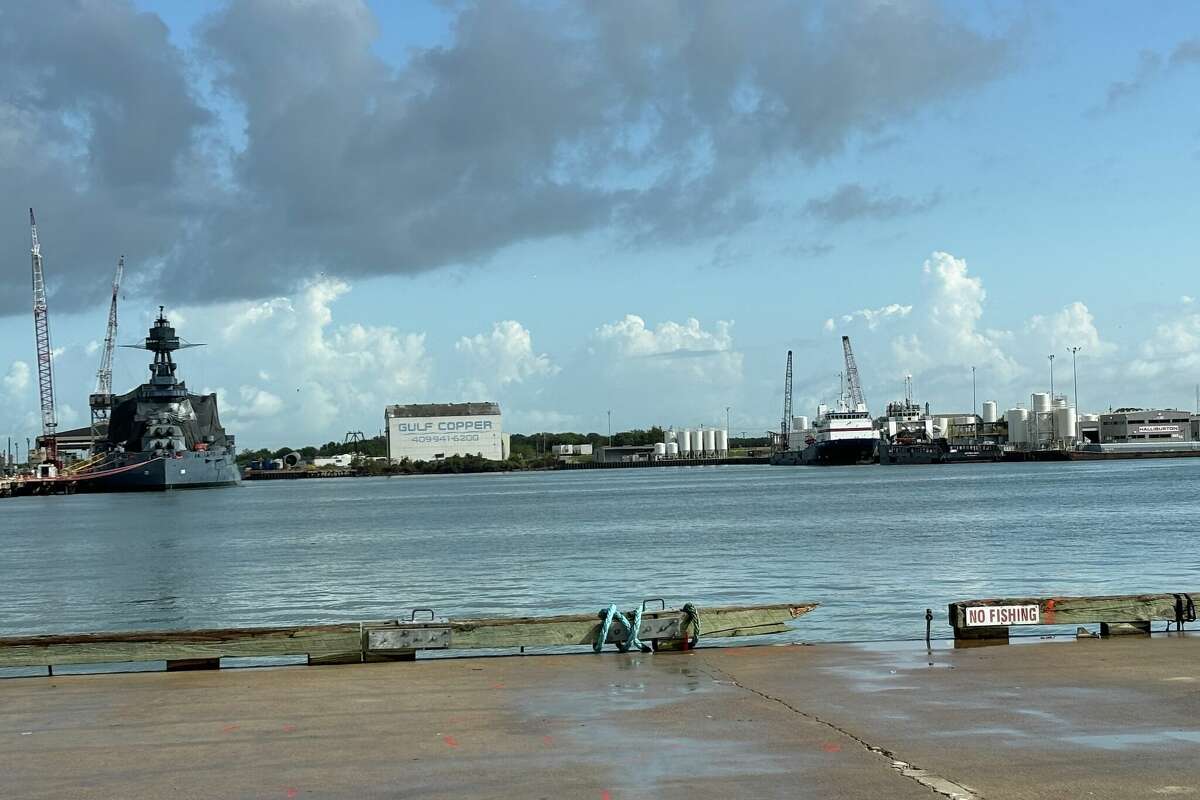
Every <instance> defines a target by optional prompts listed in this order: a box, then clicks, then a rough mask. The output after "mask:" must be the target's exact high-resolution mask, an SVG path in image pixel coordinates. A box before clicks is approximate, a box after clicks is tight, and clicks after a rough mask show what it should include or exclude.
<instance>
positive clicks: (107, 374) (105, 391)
mask: <svg viewBox="0 0 1200 800" xmlns="http://www.w3.org/2000/svg"><path fill="white" fill-rule="evenodd" d="M124 274H125V256H121V258H120V259H119V260H118V261H117V273H116V275H114V276H113V285H112V303H111V304H110V305H109V307H108V328H107V329H106V331H105V334H104V349H103V351H102V352H101V354H100V369H99V370H97V371H96V391H95V393H94V394H93V395H92V396H91V397H89V398H88V405H90V406H91V408H92V449H93V450H95V448H96V440H97V439H99V438H100V426H101V424H106V423H107V422H108V418H109V415H110V413H111V411H112V402H113V396H112V363H113V349H114V348H115V347H116V342H117V293H118V292H120V290H121V278H122V276H123V275H124Z"/></svg>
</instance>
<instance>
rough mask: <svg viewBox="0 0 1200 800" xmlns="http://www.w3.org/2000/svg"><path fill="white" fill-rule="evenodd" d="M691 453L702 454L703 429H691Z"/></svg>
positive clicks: (697, 455)
mask: <svg viewBox="0 0 1200 800" xmlns="http://www.w3.org/2000/svg"><path fill="white" fill-rule="evenodd" d="M692 455H694V456H696V457H699V456H702V455H704V429H702V428H701V429H699V430H694V431H692Z"/></svg>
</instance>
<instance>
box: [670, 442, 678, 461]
mask: <svg viewBox="0 0 1200 800" xmlns="http://www.w3.org/2000/svg"><path fill="white" fill-rule="evenodd" d="M667 458H679V442H667Z"/></svg>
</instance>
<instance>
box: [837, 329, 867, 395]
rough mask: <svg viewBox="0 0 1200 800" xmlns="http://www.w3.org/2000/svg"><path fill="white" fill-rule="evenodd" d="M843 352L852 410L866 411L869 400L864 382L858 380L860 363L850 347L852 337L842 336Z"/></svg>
mask: <svg viewBox="0 0 1200 800" xmlns="http://www.w3.org/2000/svg"><path fill="white" fill-rule="evenodd" d="M842 352H844V353H845V355H846V388H847V389H848V390H849V394H850V407H851V409H850V410H851V411H866V410H867V400H866V398H864V397H863V392H862V384H861V383H859V382H858V365H857V364H855V363H854V351H853V350H851V349H850V337H849V336H843V337H842Z"/></svg>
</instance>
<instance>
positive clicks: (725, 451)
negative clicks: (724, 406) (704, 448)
mask: <svg viewBox="0 0 1200 800" xmlns="http://www.w3.org/2000/svg"><path fill="white" fill-rule="evenodd" d="M717 455H719V456H721V457H722V458H724V457H725V456H727V455H729V431H727V430H725V429H724V428H722V429H721V430H719V431H717Z"/></svg>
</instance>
